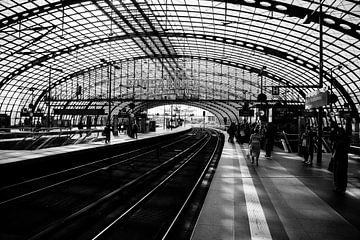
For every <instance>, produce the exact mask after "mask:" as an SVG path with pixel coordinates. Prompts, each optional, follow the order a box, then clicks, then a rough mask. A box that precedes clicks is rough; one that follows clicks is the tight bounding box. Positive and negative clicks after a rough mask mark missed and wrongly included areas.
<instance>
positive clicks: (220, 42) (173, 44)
mask: <svg viewBox="0 0 360 240" xmlns="http://www.w3.org/2000/svg"><path fill="white" fill-rule="evenodd" d="M134 2H135V1H132V0H128V1H119V0H103V1H96V2H92V1H77V2H73V1H60V0H51V1H47V0H33V1H26V0H22V1H15V0H6V1H1V2H0V36H1V38H0V50H1V53H0V83H1V85H0V96H1V98H0V99H2V100H1V101H0V109H1V111H3V109H6V110H5V111H7V112H9V114H11V115H12V117H13V118H19V112H18V110H17V109H18V108H20V107H18V106H16V107H14V106H15V105H17V104H18V105H24V103H25V104H26V103H28V102H29V101H31V97H29V96H30V95H31V92H29V91H28V90H25V89H17V86H18V85H19V84H21V83H27V84H28V85H27V86H28V87H29V88H31V87H33V86H35V85H36V87H37V88H39V90H37V91H36V97H41V96H39V95H40V94H41V93H42V92H43V91H46V89H47V86H48V84H47V80H48V73H49V66H54V67H57V68H61V69H63V70H64V73H63V74H59V73H53V74H52V82H54V86H53V87H54V89H56V88H57V84H60V85H59V89H66V85H67V84H72V81H75V79H76V81H78V80H77V79H78V78H85V79H88V82H89V84H90V85H89V86H88V87H86V88H85V89H86V90H89V89H90V91H89V92H88V93H87V96H89V97H91V96H95V95H98V93H96V94H95V89H97V87H91V86H95V82H99V81H98V80H97V78H98V76H97V75H96V76H95V75H93V76H91V77H88V78H87V77H86V76H87V75H86V74H89V73H90V72H92V71H94V70H93V68H96V67H98V66H99V65H100V64H101V62H100V59H107V61H109V62H122V61H126V62H134V59H135V62H136V61H138V60H136V59H138V58H139V59H141V58H144V59H149V60H148V62H149V63H150V62H151V64H150V65H151V67H148V68H146V70H139V71H140V72H139V74H140V75H141V74H145V75H149V78H151V79H154V81H155V82H154V85H156V84H160V85H161V84H170V85H171V84H172V85H173V86H174V87H176V84H178V83H177V81H178V80H177V78H178V73H176V69H177V68H178V67H179V62H178V59H179V57H180V55H186V57H188V58H191V57H195V58H199V57H202V58H204V59H203V60H201V61H200V62H201V63H203V64H205V63H210V65H211V63H212V61H217V62H218V63H217V64H218V65H219V66H221V65H224V68H225V69H227V67H226V66H230V65H231V67H230V68H231V70H226V71H229V73H233V72H234V70H233V69H232V68H234V66H238V67H239V68H240V71H241V69H242V68H245V69H246V68H248V70H247V71H248V72H249V71H254V72H255V73H256V71H259V69H261V68H262V67H263V66H267V67H268V73H269V74H272V76H273V79H276V78H278V79H280V80H281V81H291V82H292V84H300V83H306V84H316V82H317V81H318V80H317V78H318V69H317V66H318V65H319V64H318V62H319V54H318V50H319V47H318V45H319V37H318V36H319V25H318V24H317V22H310V24H304V23H303V22H304V19H302V18H303V17H300V15H299V16H298V15H297V16H290V15H289V14H288V12H287V11H288V10H289V9H291V8H294V9H295V8H297V7H300V8H301V9H303V10H299V11H304V12H306V11H313V10H315V11H318V3H317V2H313V1H309V0H292V1H286V0H278V1H276V2H274V1H269V2H268V3H267V4H264V3H262V4H261V5H260V6H258V7H255V5H254V4H252V1H247V4H244V5H241V4H238V3H237V2H236V1H227V3H226V2H223V1H207V0H186V1H185V0H150V1H136V2H137V3H138V5H136V4H134ZM63 3H64V4H66V6H64V7H63V6H62V4H63ZM40 6H47V8H45V9H41V8H39V9H37V8H38V7H40ZM113 6H114V7H115V8H116V9H118V10H119V11H114V10H113V9H112V7H113ZM271 7H273V8H271ZM272 9H273V10H274V11H271V10H272ZM297 10H298V9H297ZM323 10H324V12H325V14H326V15H327V16H330V17H331V20H332V21H335V24H333V25H329V24H326V23H325V26H324V70H325V71H330V69H332V68H334V67H336V66H337V65H338V64H344V65H345V67H344V68H343V72H342V73H343V75H342V76H341V78H339V79H337V80H338V81H339V82H340V85H343V83H344V88H345V90H346V92H347V93H346V92H344V91H338V94H341V95H344V94H349V96H351V97H352V99H353V100H354V103H356V104H359V99H358V98H359V97H358V92H359V91H358V88H359V85H360V72H359V71H360V70H359V65H360V62H359V55H360V54H359V52H360V50H359V49H360V43H359V37H355V36H359V35H360V29H359V28H356V27H354V26H359V23H360V7H359V5H358V4H356V3H354V2H353V1H348V0H325V1H324V7H323ZM299 11H298V13H299ZM25 12H26V14H24V13H25ZM340 21H345V22H342V24H339V23H340ZM352 24H355V25H352ZM184 34H185V35H184ZM356 34H357V35H356ZM234 40H235V42H234ZM205 58H207V60H206V59H205ZM158 59H162V60H158ZM194 61H195V59H194ZM197 61H198V60H197ZM155 63H157V64H155ZM197 64H199V61H198V62H197ZM227 64H228V65H227ZM155 65H156V66H155ZM195 65H196V64H195ZM136 66H137V67H139V68H140V67H141V66H142V64H138V65H136ZM202 68H203V67H202ZM122 70H123V71H124V72H123V73H122V75H121V77H120V78H121V79H123V77H122V76H123V75H124V74H125V73H127V74H132V72H131V70H130V69H122ZM222 70H224V69H222V68H221V67H220V68H219V67H216V68H215V70H213V71H212V72H214V71H220V72H221V71H222ZM203 72H204V71H203ZM205 72H206V71H205ZM193 73H194V72H190V74H193ZM125 75H126V74H125ZM150 75H151V76H150ZM200 75H201V74H200ZM230 75H231V74H230ZM230 75H229V74H226V76H222V77H220V78H219V77H214V76H215V75H214V73H212V77H211V78H212V79H213V81H216V82H218V81H219V84H222V82H223V81H225V80H224V78H227V80H228V81H229V84H230V85H231V86H234V84H236V81H233V79H234V78H232V77H229V76H230ZM119 76H120V75H119ZM206 76H207V75H206ZM206 76H202V77H206ZM164 77H166V78H168V79H167V80H166V81H165V80H164ZM65 79H67V80H65ZM126 79H127V81H129V78H128V77H126ZM200 79H202V78H201V77H199V76H198V77H197V78H196V79H194V81H199V83H198V85H197V86H198V87H199V86H201V87H202V88H204V89H203V90H202V95H201V96H204V93H206V84H205V85H204V83H203V82H200ZM170 80H172V81H173V82H169V81H170ZM247 80H248V81H257V80H255V79H254V78H252V77H251V74H250V75H248V76H247ZM104 81H106V80H104ZM164 81H165V82H164ZM133 82H134V81H133ZM133 82H132V83H133ZM159 82H160V83H159ZM345 83H346V84H348V85H346V84H345ZM179 84H180V83H179ZM180 85H181V84H180ZM325 85H327V84H326V83H325ZM214 86H215V85H213V87H214ZM216 86H219V85H216ZM249 86H252V85H249ZM255 86H256V84H253V87H254V89H257V90H254V89H251V90H252V91H255V92H256V91H258V87H255ZM354 86H356V87H354ZM101 89H102V91H105V89H106V86H102V88H101ZM115 89H117V88H115ZM230 89H235V88H230ZM248 89H249V91H250V87H249V88H248ZM92 90H93V92H92ZM154 90H155V87H154ZM122 91H123V90H119V92H122ZM232 91H235V90H232ZM304 91H305V92H308V91H311V89H306V90H304ZM10 92H11V93H10ZM33 92H34V94H35V91H33ZM59 92H60V91H59ZM59 92H58V95H59V94H60V93H59ZM225 92H226V90H225ZM227 92H228V93H230V92H231V91H230V90H228V91H227ZM289 92H292V91H289ZM153 94H155V92H154V93H153ZM219 94H220V95H224V91H223V92H220V93H219ZM293 94H294V96H297V94H296V93H293ZM60 95H61V94H60ZM60 95H59V97H60ZM65 95H66V96H68V95H69V94H65ZM205 95H206V94H205ZM41 104H42V103H41Z"/></svg>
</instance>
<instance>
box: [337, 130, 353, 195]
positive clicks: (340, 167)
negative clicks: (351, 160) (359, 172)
mask: <svg viewBox="0 0 360 240" xmlns="http://www.w3.org/2000/svg"><path fill="white" fill-rule="evenodd" d="M349 148H350V142H349V138H348V136H347V134H346V131H345V129H344V128H338V129H337V135H336V141H335V149H334V153H333V159H334V191H336V192H339V193H345V191H346V186H347V171H348V152H349Z"/></svg>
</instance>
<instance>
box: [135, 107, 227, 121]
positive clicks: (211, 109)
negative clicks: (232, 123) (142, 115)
mask: <svg viewBox="0 0 360 240" xmlns="http://www.w3.org/2000/svg"><path fill="white" fill-rule="evenodd" d="M142 104H146V103H142ZM177 104H183V105H189V106H195V107H199V108H201V109H205V110H207V111H209V112H211V113H213V114H214V115H215V116H217V119H218V120H219V122H220V123H223V124H222V125H224V119H223V117H224V115H227V117H228V119H230V116H229V115H228V113H227V112H226V111H222V109H219V108H217V107H216V106H213V105H208V104H209V103H201V102H196V101H186V102H179V103H177ZM162 105H167V103H166V101H158V102H152V106H153V107H157V106H162ZM204 106H205V107H204ZM140 107H143V105H140V106H138V108H140ZM216 113H217V114H216Z"/></svg>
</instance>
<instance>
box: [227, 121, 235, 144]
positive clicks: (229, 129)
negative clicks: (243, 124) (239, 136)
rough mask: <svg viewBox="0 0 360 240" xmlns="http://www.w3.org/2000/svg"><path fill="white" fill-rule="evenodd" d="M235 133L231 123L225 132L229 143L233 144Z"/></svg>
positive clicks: (233, 125) (233, 124)
mask: <svg viewBox="0 0 360 240" xmlns="http://www.w3.org/2000/svg"><path fill="white" fill-rule="evenodd" d="M235 132H236V125H235V123H234V122H231V124H230V126H229V128H228V130H227V133H228V134H229V138H228V142H229V143H234V137H235Z"/></svg>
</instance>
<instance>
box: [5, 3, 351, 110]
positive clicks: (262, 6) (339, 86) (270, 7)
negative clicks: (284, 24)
mask: <svg viewBox="0 0 360 240" xmlns="http://www.w3.org/2000/svg"><path fill="white" fill-rule="evenodd" d="M74 2H76V3H81V2H88V1H67V0H64V1H62V2H61V3H60V5H54V6H53V7H54V8H60V7H63V4H62V3H68V4H72V3H74ZM92 2H94V1H92ZM219 2H224V1H219ZM226 2H232V3H235V4H244V5H246V4H248V5H249V6H254V7H257V8H264V9H268V10H269V9H270V10H271V9H272V11H276V10H279V9H277V8H276V7H277V6H279V5H282V6H284V5H285V6H287V9H286V11H279V12H282V13H284V12H286V13H288V12H291V10H293V9H296V7H297V6H294V5H292V4H284V3H281V2H277V1H272V2H271V3H270V5H268V6H264V5H263V4H261V1H260V0H255V2H254V3H251V4H250V3H247V2H245V1H234V0H233V1H226ZM49 5H51V4H49ZM41 7H43V6H41ZM41 7H39V9H40V8H41ZM289 7H290V8H289ZM49 9H51V7H50V8H48V7H46V8H45V7H44V8H43V9H42V11H44V12H47V11H49ZM40 10H41V9H40ZM306 10H308V13H307V14H309V11H311V10H309V9H306ZM30 13H31V12H30ZM295 13H296V14H298V13H297V12H295ZM33 14H34V15H37V14H38V11H36V12H35V11H34V12H33ZM18 16H19V17H24V18H26V17H29V16H28V15H26V14H24V15H18ZM313 16H314V18H316V13H315V15H313ZM321 17H323V18H325V17H326V15H324V16H321ZM331 17H332V16H331ZM12 20H14V21H18V20H19V18H17V17H16V18H12ZM310 20H311V18H310ZM313 20H314V19H313ZM340 20H341V19H340ZM314 22H315V21H314ZM2 23H5V22H4V21H2V20H1V22H0V24H2ZM7 24H9V22H8V21H7ZM340 24H341V23H339V22H335V25H336V26H337V25H339V26H340ZM331 26H333V25H331ZM334 29H336V28H334ZM342 29H343V28H342ZM351 30H354V28H353V26H351ZM345 32H346V34H347V35H349V34H348V32H349V31H345ZM189 37H190V35H189V36H186V38H189ZM192 37H195V38H196V35H193V36H192ZM222 42H223V40H222ZM226 44H229V43H228V42H226ZM80 45H82V44H80ZM242 47H244V46H242ZM169 56H170V57H171V58H172V57H173V55H169ZM52 57H55V56H53V55H52V54H51V55H50V58H52ZM287 61H289V59H287ZM225 63H226V62H225V61H221V64H225ZM298 65H299V64H297V65H295V66H298ZM25 66H26V65H25ZM23 68H24V66H23V67H21V68H20V69H19V70H22V69H23ZM19 73H20V72H18V74H19ZM331 81H332V82H333V83H335V84H334V85H337V86H335V87H336V88H337V89H339V92H340V93H342V95H343V96H344V97H345V99H346V100H347V102H349V103H350V105H352V107H353V108H354V107H355V104H354V102H353V101H354V99H352V98H351V96H350V94H349V93H347V91H345V89H344V87H343V85H342V84H341V83H340V82H337V79H335V80H331ZM0 88H1V84H0ZM341 88H342V89H341ZM349 99H350V100H351V101H349ZM351 103H353V104H351ZM355 109H356V107H355Z"/></svg>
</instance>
